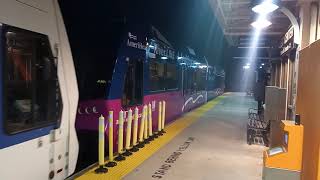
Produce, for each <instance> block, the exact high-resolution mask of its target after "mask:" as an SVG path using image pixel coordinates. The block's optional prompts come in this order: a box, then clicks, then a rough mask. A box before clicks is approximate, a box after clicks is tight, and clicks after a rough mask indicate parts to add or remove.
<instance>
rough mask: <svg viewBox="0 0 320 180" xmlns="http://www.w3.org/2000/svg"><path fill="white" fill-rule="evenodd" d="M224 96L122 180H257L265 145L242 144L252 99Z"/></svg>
mask: <svg viewBox="0 0 320 180" xmlns="http://www.w3.org/2000/svg"><path fill="white" fill-rule="evenodd" d="M226 96H227V97H226V98H224V99H223V100H222V101H221V102H220V103H219V104H218V105H217V106H215V107H214V108H213V109H212V110H210V111H208V112H207V113H206V114H205V115H204V116H202V117H201V119H200V120H199V121H196V122H195V123H194V124H192V125H191V126H190V127H188V128H187V129H185V130H184V131H183V132H182V133H181V134H179V135H178V136H176V137H175V138H174V139H173V140H172V141H171V142H170V143H168V144H167V145H166V146H164V147H163V148H162V149H160V150H159V151H158V152H157V153H155V154H154V155H153V156H152V157H151V158H149V159H148V160H146V161H145V162H144V163H143V164H142V165H140V166H139V167H138V168H136V169H135V170H134V171H133V172H131V173H130V174H128V175H127V176H126V177H125V178H124V179H126V180H142V179H169V180H175V179H178V180H179V179H183V180H198V179H199V180H261V177H262V151H263V150H264V149H265V148H264V147H262V146H256V145H254V146H249V145H247V143H246V123H247V111H248V108H250V107H255V106H256V105H255V102H254V101H253V100H252V98H249V97H246V96H245V95H244V94H242V93H230V94H228V95H226Z"/></svg>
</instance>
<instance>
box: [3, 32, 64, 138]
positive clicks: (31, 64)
mask: <svg viewBox="0 0 320 180" xmlns="http://www.w3.org/2000/svg"><path fill="white" fill-rule="evenodd" d="M10 29H11V28H10ZM10 29H9V31H7V32H6V34H5V37H6V52H7V56H6V57H7V59H6V65H5V66H6V67H5V68H6V76H5V77H6V78H5V82H6V84H5V85H6V89H5V93H6V97H7V98H6V107H7V109H6V122H5V125H6V126H5V127H6V130H7V132H8V133H9V134H13V133H18V132H22V131H25V130H31V129H34V128H37V127H40V126H44V125H47V124H52V123H53V122H57V121H58V120H59V119H60V115H61V110H62V101H61V96H60V90H59V84H58V79H57V72H56V64H55V63H54V59H53V56H52V53H51V49H50V45H49V41H48V38H47V36H44V35H41V34H37V33H32V32H30V31H25V30H21V29H17V28H12V29H13V30H10Z"/></svg>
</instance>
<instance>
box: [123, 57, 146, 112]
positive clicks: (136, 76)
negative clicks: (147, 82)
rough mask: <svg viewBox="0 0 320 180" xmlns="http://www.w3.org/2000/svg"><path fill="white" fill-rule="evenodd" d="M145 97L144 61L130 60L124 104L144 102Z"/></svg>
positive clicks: (131, 104)
mask: <svg viewBox="0 0 320 180" xmlns="http://www.w3.org/2000/svg"><path fill="white" fill-rule="evenodd" d="M142 99H143V61H142V60H141V59H137V60H129V62H128V70H127V73H126V76H125V85H124V92H123V96H122V105H123V106H125V107H126V106H134V105H138V104H142Z"/></svg>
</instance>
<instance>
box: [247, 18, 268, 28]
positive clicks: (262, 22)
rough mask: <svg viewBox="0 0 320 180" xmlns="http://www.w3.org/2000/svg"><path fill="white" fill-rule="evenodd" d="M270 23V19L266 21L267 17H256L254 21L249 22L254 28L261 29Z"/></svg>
mask: <svg viewBox="0 0 320 180" xmlns="http://www.w3.org/2000/svg"><path fill="white" fill-rule="evenodd" d="M271 24H272V23H271V22H270V21H268V20H267V19H264V18H262V19H260V18H259V19H258V20H256V21H255V22H253V23H251V26H253V27H254V28H256V29H263V28H266V27H268V26H270V25H271Z"/></svg>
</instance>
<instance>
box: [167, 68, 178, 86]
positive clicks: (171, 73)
mask: <svg viewBox="0 0 320 180" xmlns="http://www.w3.org/2000/svg"><path fill="white" fill-rule="evenodd" d="M166 65H167V71H166V86H167V89H168V90H173V89H178V67H177V65H176V64H172V63H167V64H166Z"/></svg>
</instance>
